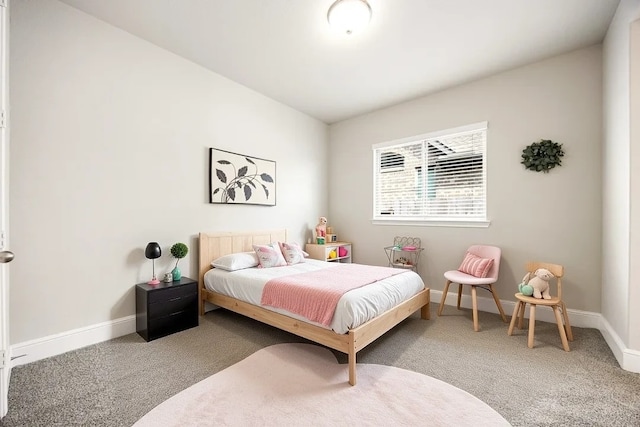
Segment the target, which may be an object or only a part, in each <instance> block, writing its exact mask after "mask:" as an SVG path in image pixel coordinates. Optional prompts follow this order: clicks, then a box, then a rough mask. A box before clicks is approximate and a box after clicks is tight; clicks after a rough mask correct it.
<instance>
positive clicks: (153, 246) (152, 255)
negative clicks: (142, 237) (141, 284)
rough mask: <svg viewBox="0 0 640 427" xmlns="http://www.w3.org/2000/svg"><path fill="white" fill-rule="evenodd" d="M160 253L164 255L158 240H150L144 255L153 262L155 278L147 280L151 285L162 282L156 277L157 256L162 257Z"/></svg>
mask: <svg viewBox="0 0 640 427" xmlns="http://www.w3.org/2000/svg"><path fill="white" fill-rule="evenodd" d="M160 255H162V250H161V249H160V245H159V244H158V242H149V243H148V244H147V248H146V249H145V250H144V256H146V257H147V258H148V259H150V260H152V262H153V279H151V280H149V281H148V282H147V283H148V284H150V285H157V284H158V283H160V281H159V280H158V279H157V278H156V258H160Z"/></svg>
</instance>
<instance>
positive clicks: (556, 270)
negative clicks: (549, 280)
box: [525, 262, 564, 301]
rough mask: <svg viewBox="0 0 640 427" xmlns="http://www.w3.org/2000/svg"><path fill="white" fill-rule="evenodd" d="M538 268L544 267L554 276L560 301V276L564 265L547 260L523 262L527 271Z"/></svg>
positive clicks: (531, 271)
mask: <svg viewBox="0 0 640 427" xmlns="http://www.w3.org/2000/svg"><path fill="white" fill-rule="evenodd" d="M539 268H546V269H547V270H549V271H550V272H551V273H552V274H553V275H554V276H556V285H557V289H558V299H559V300H560V301H562V277H564V267H563V266H562V265H560V264H551V263H548V262H528V263H526V264H525V269H526V270H527V273H533V272H534V271H536V270H537V269H539Z"/></svg>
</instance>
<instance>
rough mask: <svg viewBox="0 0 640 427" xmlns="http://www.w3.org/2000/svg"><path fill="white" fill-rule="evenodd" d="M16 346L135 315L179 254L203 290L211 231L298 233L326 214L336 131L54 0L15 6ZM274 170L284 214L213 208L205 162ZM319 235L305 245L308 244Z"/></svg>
mask: <svg viewBox="0 0 640 427" xmlns="http://www.w3.org/2000/svg"><path fill="white" fill-rule="evenodd" d="M11 6H12V9H11V27H10V31H11V37H10V43H11V44H10V49H11V52H10V54H11V56H10V67H11V68H10V96H11V111H10V114H11V118H10V119H11V129H10V130H11V147H10V197H11V202H10V234H11V236H10V237H11V248H12V250H13V251H14V252H15V253H16V260H15V261H14V262H13V263H12V264H11V278H10V286H11V295H10V336H11V342H12V343H20V342H24V341H27V340H32V339H36V338H42V337H46V336H50V335H54V334H57V333H62V332H66V331H70V330H73V329H76V328H82V327H85V326H88V325H95V324H99V323H101V322H107V321H110V320H114V319H118V318H121V317H124V316H130V315H132V314H135V298H134V294H133V285H134V284H135V283H138V282H142V281H147V280H149V279H150V276H151V261H149V260H147V259H146V258H145V257H144V252H143V251H144V247H145V245H146V244H147V242H149V241H152V240H157V241H158V242H160V244H161V245H162V248H163V251H164V252H163V255H162V258H160V259H159V260H158V261H157V262H156V271H157V272H158V273H159V274H160V275H161V274H162V273H164V272H165V271H168V270H170V269H171V268H172V267H173V264H174V263H173V259H172V258H171V256H170V253H169V247H170V246H171V244H173V243H175V242H185V243H187V244H188V246H189V247H190V249H191V250H190V253H189V255H187V258H186V259H184V260H182V261H180V265H181V267H182V271H183V274H184V275H186V276H191V277H196V274H197V247H196V237H197V233H198V232H200V231H227V230H232V231H233V230H235V231H240V230H254V229H260V228H265V229H272V228H280V227H282V228H288V230H289V232H290V239H291V240H296V241H299V242H302V241H304V240H306V238H307V233H308V231H307V230H310V229H311V228H312V227H313V226H314V225H315V223H316V219H317V217H318V215H319V212H326V208H327V203H328V202H327V201H328V197H327V184H326V183H327V181H326V163H327V162H326V159H327V145H326V139H327V127H326V125H324V124H323V123H321V122H320V121H318V120H315V119H312V118H310V117H308V116H306V115H304V114H302V113H300V112H297V111H295V110H293V109H291V108H289V107H286V106H283V105H282V104H279V103H277V102H275V101H273V100H271V99H269V98H267V97H265V96H263V95H260V94H258V93H256V92H253V91H251V90H249V89H247V88H245V87H243V86H241V85H239V84H236V83H234V82H232V81H230V80H228V79H226V78H223V77H221V76H219V75H216V74H214V73H211V72H210V71H208V70H205V69H204V68H202V67H200V66H198V65H196V64H194V63H191V62H189V61H186V60H184V59H182V58H180V57H177V56H176V55H174V54H172V53H170V52H167V51H165V50H162V49H159V48H157V47H156V46H154V45H151V44H150V43H148V42H145V41H143V40H141V39H138V38H136V37H133V36H131V35H130V34H128V33H126V32H124V31H121V30H119V29H116V28H115V27H112V26H110V25H107V24H105V23H103V22H101V21H99V20H97V19H95V18H93V17H90V16H89V15H86V14H84V13H82V12H79V11H78V10H76V9H73V8H71V7H69V6H67V5H64V4H62V3H59V2H56V1H41V0H34V1H28V2H23V1H14V2H12V5H11ZM208 147H216V148H221V149H226V150H229V151H234V152H239V153H243V154H248V155H252V156H256V157H262V158H267V159H271V160H275V161H276V162H277V206H276V207H262V206H237V205H236V206H226V205H212V204H208V197H207V194H208V185H207V177H208V158H207V148H208ZM309 235H310V234H309Z"/></svg>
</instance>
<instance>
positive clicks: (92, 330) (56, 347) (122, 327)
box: [10, 290, 640, 373]
mask: <svg viewBox="0 0 640 427" xmlns="http://www.w3.org/2000/svg"><path fill="white" fill-rule="evenodd" d="M441 298H442V291H437V290H431V301H432V302H434V303H436V304H439V303H440V299H441ZM457 298H458V296H457V294H453V293H449V294H448V295H447V299H446V301H445V304H446V305H448V306H455V305H456V304H457ZM501 303H502V308H503V309H504V311H505V314H506V315H507V316H508V317H509V316H511V314H512V313H513V309H514V307H515V302H513V301H501ZM461 306H462V307H464V308H470V307H471V296H469V295H463V296H462V301H461ZM478 310H480V311H486V312H489V313H496V314H497V313H498V308H497V307H496V304H495V302H494V301H493V298H487V297H482V296H478ZM567 312H568V314H569V319H570V320H571V325H572V326H576V327H578V328H593V329H598V330H599V331H600V332H601V333H602V336H603V337H604V339H605V341H606V343H607V345H609V347H610V348H611V351H612V352H613V354H614V356H615V358H616V360H617V361H618V363H619V364H620V367H621V368H622V369H624V370H626V371H630V372H638V373H640V351H636V350H631V349H628V348H627V347H626V346H625V345H624V343H623V341H622V340H621V339H620V337H619V336H618V335H617V334H616V332H615V331H614V330H613V328H611V325H609V322H607V321H606V319H604V318H603V317H602V315H601V314H600V313H593V312H588V311H581V310H571V309H568V310H567ZM525 317H527V318H528V317H529V312H528V310H527V311H526V312H525ZM536 318H537V320H541V321H543V322H550V323H555V317H554V316H553V311H551V310H537V312H536ZM135 331H136V316H135V315H131V316H126V317H122V318H120V319H116V320H112V321H109V322H103V323H98V324H96V325H91V326H87V327H84V328H79V329H74V330H71V331H68V332H63V333H60V334H55V335H50V336H48V337H44V338H38V339H35V340H31V341H27V342H23V343H19V344H14V345H12V346H11V348H10V354H11V358H12V362H11V366H12V367H13V366H19V365H24V364H27V363H31V362H35V361H37V360H41V359H46V358H47V357H52V356H56V355H58V354H62V353H66V352H68V351H72V350H77V349H79V348H82V347H86V346H88V345H92V344H97V343H99V342H103V341H108V340H110V339H113V338H117V337H120V336H123V335H128V334H132V333H134V332H135Z"/></svg>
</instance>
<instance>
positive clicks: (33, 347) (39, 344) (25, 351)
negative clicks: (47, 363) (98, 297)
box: [10, 315, 136, 367]
mask: <svg viewBox="0 0 640 427" xmlns="http://www.w3.org/2000/svg"><path fill="white" fill-rule="evenodd" d="M135 331H136V316H135V315H131V316H126V317H122V318H120V319H116V320H112V321H109V322H103V323H98V324H96V325H91V326H86V327H84V328H79V329H74V330H71V331H67V332H62V333H59V334H55V335H49V336H48V337H44V338H38V339H35V340H31V341H27V342H23V343H19V344H14V345H12V346H11V347H10V354H11V359H12V361H11V366H12V367H15V366H19V365H24V364H27V363H31V362H35V361H36V360H41V359H46V358H47V357H52V356H56V355H58V354H62V353H66V352H68V351H71V350H77V349H79V348H82V347H86V346H88V345H92V344H97V343H99V342H103V341H108V340H110V339H113V338H117V337H121V336H123V335H128V334H131V333H134V332H135Z"/></svg>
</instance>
